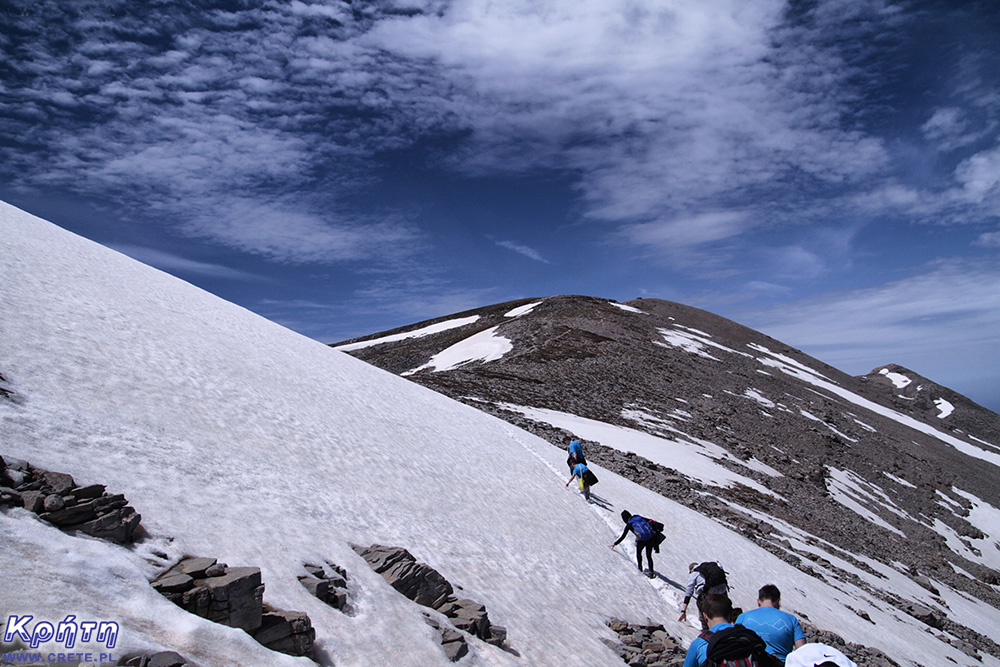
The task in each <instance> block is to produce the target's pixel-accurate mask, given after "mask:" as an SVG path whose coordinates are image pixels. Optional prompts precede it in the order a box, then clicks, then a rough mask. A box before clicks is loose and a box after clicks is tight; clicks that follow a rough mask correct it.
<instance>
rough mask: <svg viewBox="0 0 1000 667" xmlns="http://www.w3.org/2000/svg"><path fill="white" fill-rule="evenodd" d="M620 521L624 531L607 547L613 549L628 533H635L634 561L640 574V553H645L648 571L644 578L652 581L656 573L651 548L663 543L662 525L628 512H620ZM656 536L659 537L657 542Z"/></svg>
mask: <svg viewBox="0 0 1000 667" xmlns="http://www.w3.org/2000/svg"><path fill="white" fill-rule="evenodd" d="M622 521H624V522H625V530H623V531H622V534H621V537H619V538H618V539H617V540H615V541H614V543H612V544H610V545H609V546H610V547H611V548H612V549H614V548H615V547H616V546H618V544H619V543H620V542H621V541H622V540H624V539H625V536H626V535H628V533H629V531H632V532H633V533H635V560H636V563H637V564H638V565H639V571H640V572H642V552H643V550H644V549H645V551H646V562H647V563H649V569H648V570H647V571H646V576H647V577H649V578H650V579H652V578H653V577H655V576H656V572H655V571H654V570H653V546H654V545H656V546H658V545H659V544H660V542H662V541H663V538H662V535H663V524H662V523H660V522H658V521H652V520H651V519H646V518H644V517H641V516H639V515H638V514H634V515H633V514H631V513H629V511H628V510H622ZM654 524H658V525H659V527H660V531H659V532H657V531H656V529H655V528H654ZM657 536H659V537H660V539H659V540H657Z"/></svg>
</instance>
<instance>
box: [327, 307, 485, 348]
mask: <svg viewBox="0 0 1000 667" xmlns="http://www.w3.org/2000/svg"><path fill="white" fill-rule="evenodd" d="M478 319H479V315H471V316H469V317H460V318H458V319H455V320H448V321H447V322H438V323H437V324H431V325H428V326H426V327H423V328H422V329H415V330H413V331H406V332H404V333H398V334H392V335H391V336H383V337H381V338H375V339H373V340H363V341H361V342H360V343H348V344H347V345H337V346H334V348H333V349H335V350H341V351H342V352H350V351H351V350H361V349H363V348H366V347H373V346H375V345H382V344H383V343H395V342H396V341H401V340H406V339H408V338H423V337H424V336H432V335H434V334H436V333H441V332H442V331H448V330H449V329H457V328H458V327H464V326H465V325H466V324H472V323H473V322H475V321H476V320H478Z"/></svg>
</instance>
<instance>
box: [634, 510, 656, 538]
mask: <svg viewBox="0 0 1000 667" xmlns="http://www.w3.org/2000/svg"><path fill="white" fill-rule="evenodd" d="M628 525H630V526H632V532H634V533H635V539H636V540H637V541H639V542H648V541H649V540H651V539H653V527H652V526H650V525H649V522H648V521H646V520H645V519H643V518H642V517H641V516H639V515H638V514H633V515H632V518H631V519H629V520H628Z"/></svg>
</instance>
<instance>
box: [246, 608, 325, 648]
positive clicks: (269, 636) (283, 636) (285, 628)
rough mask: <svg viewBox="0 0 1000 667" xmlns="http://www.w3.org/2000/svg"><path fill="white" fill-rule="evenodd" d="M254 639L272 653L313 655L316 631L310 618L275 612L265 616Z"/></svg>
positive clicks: (289, 612) (293, 613) (295, 613)
mask: <svg viewBox="0 0 1000 667" xmlns="http://www.w3.org/2000/svg"><path fill="white" fill-rule="evenodd" d="M252 634H253V638H254V639H256V640H257V641H258V642H260V643H261V644H262V645H264V646H266V647H267V648H269V649H271V650H272V651H279V652H281V653H287V654H288V655H311V654H312V652H313V642H314V641H315V639H316V631H315V630H314V629H313V627H312V622H311V621H310V619H309V616H307V615H306V614H304V613H302V612H298V611H281V610H274V611H269V612H267V613H265V614H263V616H262V618H261V625H260V627H259V628H258V629H257V630H256V631H255V632H253V633H252Z"/></svg>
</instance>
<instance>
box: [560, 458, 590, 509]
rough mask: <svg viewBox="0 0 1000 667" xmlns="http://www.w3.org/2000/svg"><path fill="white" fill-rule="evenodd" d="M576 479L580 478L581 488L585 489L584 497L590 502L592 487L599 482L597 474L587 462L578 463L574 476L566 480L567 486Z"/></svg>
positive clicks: (574, 468)
mask: <svg viewBox="0 0 1000 667" xmlns="http://www.w3.org/2000/svg"><path fill="white" fill-rule="evenodd" d="M574 479H579V480H580V490H581V491H583V497H584V498H585V499H586V501H587V502H588V503H589V502H590V487H592V486H593V485H594V484H597V475H595V474H594V473H592V472H591V471H590V468H588V467H587V464H585V463H577V464H576V465H575V466H574V467H573V476H572V477H570V478H569V481H568V482H566V486H569V485H570V484H571V483H572V482H573V480H574Z"/></svg>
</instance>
